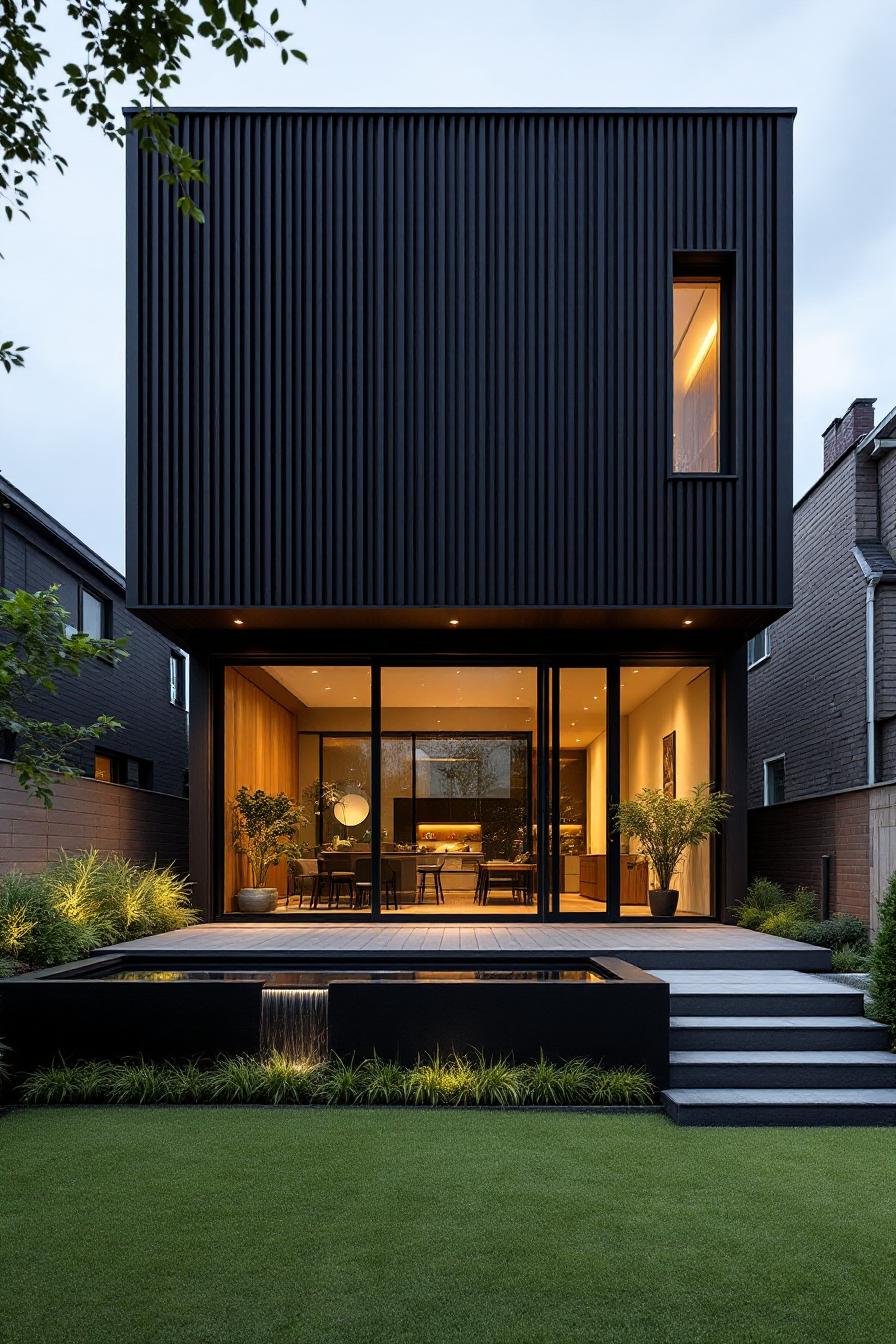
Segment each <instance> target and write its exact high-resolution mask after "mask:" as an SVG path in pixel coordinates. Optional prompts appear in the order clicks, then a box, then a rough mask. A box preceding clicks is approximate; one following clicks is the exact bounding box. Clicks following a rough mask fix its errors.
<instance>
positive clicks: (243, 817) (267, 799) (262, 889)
mask: <svg viewBox="0 0 896 1344" xmlns="http://www.w3.org/2000/svg"><path fill="white" fill-rule="evenodd" d="M231 815H232V818H233V833H232V842H233V848H234V849H235V851H236V852H237V854H242V855H244V856H245V859H246V862H247V863H248V865H249V874H250V877H251V880H252V886H251V887H243V888H242V889H241V890H240V891H239V892H238V894H237V905H238V906H239V908H240V910H243V911H246V912H251V913H252V914H263V913H266V912H268V911H270V910H273V909H274V908H275V907H276V904H277V889H276V887H266V886H265V882H266V880H267V876H268V873H269V871H270V869H271V868H273V867H274V866H275V865H276V864H278V863H279V862H280V860H281V859H282V858H300V857H301V855H302V852H303V848H304V847H303V846H302V845H300V844H299V843H298V841H297V840H296V838H295V833H296V831H297V830H298V829H299V827H300V826H304V825H305V822H306V817H305V814H304V812H303V811H302V809H301V808H300V807H299V805H298V803H297V802H296V801H295V800H294V799H292V798H290V797H289V795H288V794H286V793H265V791H264V789H255V790H254V791H253V790H251V789H247V788H246V786H245V785H243V786H242V787H241V788H239V789H237V793H236V797H235V798H234V800H233V802H232V803H231Z"/></svg>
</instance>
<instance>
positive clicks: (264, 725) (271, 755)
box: [224, 667, 299, 910]
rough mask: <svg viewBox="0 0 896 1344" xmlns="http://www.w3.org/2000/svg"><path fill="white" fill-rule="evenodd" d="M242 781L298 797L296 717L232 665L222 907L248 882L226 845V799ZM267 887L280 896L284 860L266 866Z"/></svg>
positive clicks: (227, 684) (227, 683) (227, 681)
mask: <svg viewBox="0 0 896 1344" xmlns="http://www.w3.org/2000/svg"><path fill="white" fill-rule="evenodd" d="M243 784H245V785H246V787H247V788H249V789H265V790H266V791H267V792H268V793H280V792H281V790H282V792H284V793H288V794H289V796H290V797H291V798H297V797H298V795H299V752H298V741H297V738H296V717H295V715H294V714H292V713H291V712H290V711H289V710H288V709H286V708H285V707H284V706H283V705H281V704H278V703H277V701H276V700H273V699H272V698H271V697H270V696H269V695H266V694H265V692H264V691H263V690H261V688H260V687H259V686H256V685H255V684H254V683H253V682H251V681H249V679H248V678H247V677H244V676H243V675H242V673H240V672H238V671H237V670H236V668H233V667H228V668H226V669H225V672H224V798H225V806H226V807H227V816H226V818H225V829H224V837H225V849H224V909H225V910H232V909H235V907H236V902H235V899H234V898H235V895H236V892H237V891H239V889H240V887H245V886H249V885H250V884H251V879H250V876H249V869H248V865H247V864H246V862H245V859H244V858H243V857H242V856H241V855H238V854H236V853H234V850H233V848H232V846H231V844H230V801H231V799H232V798H233V796H234V794H235V793H236V791H237V789H238V788H239V787H240V786H241V785H243ZM267 885H268V886H271V887H276V888H277V890H278V891H279V892H280V894H281V896H282V895H284V894H285V892H286V866H285V864H282V863H281V864H279V865H278V866H277V867H276V868H272V869H271V872H270V874H269V876H268V882H267Z"/></svg>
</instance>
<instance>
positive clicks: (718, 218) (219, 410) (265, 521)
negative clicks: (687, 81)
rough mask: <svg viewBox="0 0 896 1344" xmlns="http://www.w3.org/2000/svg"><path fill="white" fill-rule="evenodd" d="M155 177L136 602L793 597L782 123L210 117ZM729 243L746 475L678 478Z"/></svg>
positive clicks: (136, 435)
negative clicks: (677, 317) (680, 271)
mask: <svg viewBox="0 0 896 1344" xmlns="http://www.w3.org/2000/svg"><path fill="white" fill-rule="evenodd" d="M181 134H182V136H183V138H184V141H185V143H186V144H187V145H188V146H189V148H190V150H191V152H192V153H194V154H196V155H197V156H199V157H201V158H203V159H204V160H206V162H207V167H208V171H209V175H210V183H209V185H208V187H207V188H205V189H204V192H203V200H202V203H203V207H204V209H205V211H206V215H207V223H206V225H205V226H204V227H197V226H195V225H190V224H189V223H187V222H186V221H184V220H183V219H182V218H181V217H180V216H179V215H178V214H177V213H176V211H175V209H174V202H173V199H172V196H171V193H170V192H168V191H167V190H166V189H165V188H163V187H161V186H160V185H159V184H158V181H157V173H158V166H157V164H155V163H154V162H153V161H152V160H150V159H149V158H147V157H146V156H145V155H141V154H138V153H135V152H132V153H130V155H129V174H130V182H129V212H130V227H129V247H130V258H129V269H128V275H129V382H128V386H129V446H128V448H129V455H130V466H129V530H130V537H129V545H130V552H129V579H130V583H131V588H130V592H129V597H130V600H131V602H132V603H133V604H134V605H137V606H147V607H154V608H159V607H166V606H178V607H191V606H192V607H209V606H211V607H215V606H227V607H243V606H245V607H267V606H276V607H284V606H285V607H316V606H325V607H340V606H345V607H392V606H429V605H432V606H438V607H454V606H457V607H462V606H509V607H545V606H548V607H550V606H558V607H581V606H597V607H616V606H624V607H633V606H634V607H637V606H645V607H650V606H661V605H673V606H682V607H683V606H723V607H724V606H743V607H775V606H785V605H787V604H788V603H789V601H790V557H789V548H790V498H789V494H790V484H789V482H790V474H791V432H792V431H791V348H790V342H791V320H792V319H791V304H792V278H791V244H790V238H791V208H792V206H791V135H792V126H791V118H790V115H789V114H785V113H778V112H767V113H763V112H759V113H755V112H750V113H748V112H706V113H684V112H682V113H675V112H668V113H666V112H662V113H659V112H658V113H618V114H614V113H589V112H575V111H570V112H545V113H537V112H455V113H452V112H412V111H408V112H379V111H369V112H354V111H353V112H315V111H307V112H295V111H270V112H266V111H246V112H240V111H227V112H215V111H201V112H184V113H182V115H181ZM683 250H687V251H698V252H714V253H715V252H726V253H729V252H730V253H733V255H734V265H733V275H734V286H735V293H734V327H735V330H734V331H733V332H732V333H730V335H731V339H732V340H733V342H734V350H735V356H734V363H735V369H736V374H735V379H734V387H733V388H732V389H731V394H732V396H733V398H734V407H735V409H734V414H733V424H734V437H735V445H734V452H733V455H732V456H733V460H734V466H735V471H734V473H733V476H732V478H730V479H728V478H725V479H718V480H705V479H694V480H672V479H670V478H669V475H668V472H669V466H670V436H671V406H670V392H671V381H670V368H669V365H670V343H671V274H672V256H673V253H674V252H676V251H683Z"/></svg>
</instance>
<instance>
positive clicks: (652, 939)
mask: <svg viewBox="0 0 896 1344" xmlns="http://www.w3.org/2000/svg"><path fill="white" fill-rule="evenodd" d="M112 952H114V953H117V954H120V955H122V956H127V957H129V958H135V959H140V960H143V961H150V962H153V963H155V964H158V963H159V962H160V961H162V960H164V961H165V962H169V963H175V964H178V963H180V964H186V963H191V964H194V965H201V964H202V963H203V962H210V961H213V960H214V961H218V962H221V961H226V962H229V963H231V964H236V963H237V962H240V963H242V964H244V965H245V964H246V963H249V962H252V961H255V960H258V959H264V960H265V961H268V962H271V961H276V962H278V963H283V962H286V961H290V960H292V961H296V960H301V961H309V960H314V961H317V962H320V961H322V960H327V961H330V962H333V961H337V962H340V963H344V964H348V962H349V960H351V959H354V958H363V959H364V960H366V961H367V962H368V964H369V963H370V961H371V959H372V958H376V959H380V958H382V960H383V961H384V962H385V963H389V962H393V963H395V962H398V961H405V962H407V961H408V960H409V959H412V958H415V957H417V958H419V957H426V958H436V959H441V958H443V957H444V958H452V959H454V960H457V959H458V958H464V957H468V958H472V959H478V960H482V959H483V958H486V957H489V958H497V959H500V960H512V959H520V960H524V959H528V958H532V957H535V958H551V959H560V958H563V959H569V958H570V957H575V958H577V957H581V956H595V955H598V956H599V955H601V954H603V955H604V956H614V957H622V958H623V959H624V960H627V961H630V962H633V963H634V964H635V965H637V966H642V967H646V968H657V969H660V968H666V969H680V970H684V969H707V970H709V969H713V970H772V969H776V970H788V969H789V970H825V969H828V968H829V966H830V954H829V953H827V952H825V951H824V950H823V949H821V948H817V947H809V946H807V945H806V944H804V943H795V942H792V941H790V940H788V939H785V938H773V937H770V936H769V935H768V934H764V933H755V932H753V931H751V930H749V929H739V928H736V927H735V926H733V925H730V924H662V925H656V924H637V925H631V926H626V925H624V924H604V925H600V924H573V923H569V924H526V925H513V924H505V923H500V924H498V923H496V924H490V923H486V922H484V921H483V922H482V923H479V924H434V923H425V922H422V921H421V922H420V923H419V924H406V923H402V924H395V925H391V926H390V925H388V924H384V923H379V924H358V923H348V922H342V923H340V922H338V921H333V922H327V923H308V924H299V923H289V924H287V923H279V922H277V923H275V922H272V921H267V922H263V921H260V922H253V923H245V924H243V923H239V924H236V923H233V924H227V923H221V924H199V925H195V926H194V927H193V928H190V929H182V930H179V931H177V932H174V933H163V934H159V935H156V936H155V937H151V938H138V939H135V940H134V941H133V942H129V943H118V944H116V945H115V946H114V947H112V948H104V949H102V955H105V954H108V953H112Z"/></svg>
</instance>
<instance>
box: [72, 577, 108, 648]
mask: <svg viewBox="0 0 896 1344" xmlns="http://www.w3.org/2000/svg"><path fill="white" fill-rule="evenodd" d="M85 597H91V598H93V600H94V602H96V604H97V606H98V607H99V609H100V630H101V633H100V634H99V635H91V638H92V639H111V637H112V603H111V602H110V600H109V598H108V597H106V596H105V595H104V594H103V593H98V592H97V590H96V589H95V588H91V587H90V585H89V584H87V583H79V584H78V631H79V633H80V634H82V635H86V634H89V633H90V632H89V631H87V630H85V628H84V598H85Z"/></svg>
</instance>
